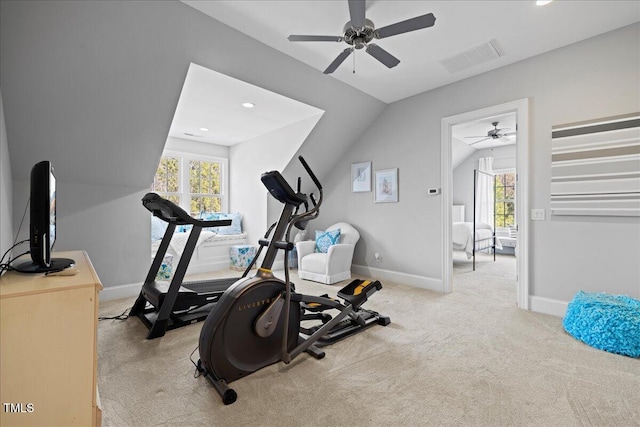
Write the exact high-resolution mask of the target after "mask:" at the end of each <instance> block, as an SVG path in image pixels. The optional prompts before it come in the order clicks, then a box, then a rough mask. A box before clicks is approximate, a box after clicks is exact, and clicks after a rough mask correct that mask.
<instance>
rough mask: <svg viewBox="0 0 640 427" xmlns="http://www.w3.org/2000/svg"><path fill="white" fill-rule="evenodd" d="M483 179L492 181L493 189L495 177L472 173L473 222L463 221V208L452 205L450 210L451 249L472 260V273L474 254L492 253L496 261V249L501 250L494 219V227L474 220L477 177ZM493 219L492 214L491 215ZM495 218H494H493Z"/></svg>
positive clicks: (480, 172) (474, 264)
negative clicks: (462, 253) (462, 252)
mask: <svg viewBox="0 0 640 427" xmlns="http://www.w3.org/2000/svg"><path fill="white" fill-rule="evenodd" d="M479 176H481V177H484V178H486V179H493V186H494V188H495V177H494V175H492V174H488V173H486V172H482V171H478V170H475V171H474V182H473V188H474V194H473V200H474V206H473V222H468V221H465V206H464V205H454V206H453V208H452V216H451V217H452V221H453V224H452V228H451V238H452V241H453V242H452V243H453V249H454V250H458V251H464V252H465V253H466V254H467V259H472V260H473V271H475V270H476V252H479V251H487V252H489V253H493V260H494V261H495V260H496V249H502V244H501V242H500V240H498V239H497V238H496V234H495V219H494V225H490V224H487V223H485V222H481V221H477V220H476V209H477V208H476V206H475V205H476V203H477V198H478V197H477V191H478V185H477V181H478V177H479ZM491 216H492V217H493V214H491ZM494 218H495V217H494Z"/></svg>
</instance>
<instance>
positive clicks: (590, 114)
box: [313, 24, 640, 301]
mask: <svg viewBox="0 0 640 427" xmlns="http://www.w3.org/2000/svg"><path fill="white" fill-rule="evenodd" d="M639 40H640V24H634V25H631V26H628V27H625V28H622V29H620V30H617V31H614V32H611V33H607V34H604V35H601V36H598V37H595V38H592V39H589V40H585V41H582V42H580V43H576V44H574V45H570V46H567V47H565V48H562V49H558V50H555V51H552V52H549V53H546V54H543V55H540V56H537V57H534V58H530V59H528V60H525V61H522V62H519V63H516V64H513V65H510V66H507V67H503V68H501V69H498V70H495V71H491V72H487V73H484V74H481V75H479V76H476V77H473V78H469V79H466V80H463V81H460V82H457V83H454V84H451V85H448V86H444V87H441V88H438V89H434V90H432V91H429V92H425V93H422V94H419V95H416V96H414V97H411V98H407V99H404V100H401V101H398V102H395V103H393V104H390V105H389V106H388V107H387V109H386V110H385V111H384V113H383V114H382V115H381V116H380V117H378V118H377V119H376V121H375V123H374V124H373V125H372V126H371V127H370V128H369V129H368V130H367V131H366V132H365V133H364V134H363V135H362V137H361V138H360V140H359V141H357V142H356V143H355V144H354V145H352V147H351V148H350V150H349V152H348V153H346V155H344V156H343V157H342V158H341V159H340V161H339V162H338V163H337V164H336V167H335V168H334V171H333V173H332V174H331V175H330V176H329V177H328V179H327V180H326V181H325V187H326V190H327V191H326V193H327V197H326V204H325V206H324V209H323V211H322V215H321V217H320V218H319V219H318V220H317V221H316V224H313V227H315V228H323V227H326V226H327V225H330V224H331V223H333V222H336V221H338V220H345V221H349V222H351V223H353V224H354V225H355V226H356V227H357V228H358V229H359V230H360V232H361V234H362V241H361V242H360V243H359V244H358V246H357V248H356V253H355V260H354V263H355V264H358V265H365V266H373V267H377V268H380V269H383V270H389V271H395V272H405V273H409V274H412V275H416V276H419V277H423V278H426V279H427V280H429V279H432V280H436V281H437V280H440V281H441V280H442V277H443V272H442V259H443V251H442V248H443V242H442V236H441V231H440V230H441V226H442V218H441V203H442V198H441V197H433V196H432V197H428V196H426V190H427V188H429V187H440V186H441V183H440V175H441V169H440V159H441V153H440V151H441V150H440V135H441V124H440V121H441V119H442V118H443V117H449V116H453V115H456V114H460V113H464V112H468V111H472V110H477V109H480V108H484V107H488V106H492V105H498V104H502V103H506V102H511V101H515V100H518V99H523V98H529V101H530V104H529V115H530V117H529V128H530V135H529V141H530V153H529V170H530V176H529V206H530V208H540V209H546V212H547V219H546V220H545V221H536V222H531V221H530V222H529V223H528V226H529V229H530V242H531V244H530V248H529V263H530V264H529V265H530V277H529V283H530V294H531V295H533V296H537V297H543V298H550V299H556V300H560V301H568V300H570V299H571V298H572V297H573V295H574V294H575V293H576V292H577V291H578V290H585V291H607V292H612V293H624V294H627V295H631V296H634V297H638V296H640V268H638V259H640V221H639V220H638V218H612V217H611V218H589V217H579V218H578V217H570V218H557V217H552V218H549V216H548V215H549V206H550V199H549V198H550V178H551V127H552V126H553V125H555V124H561V123H572V122H578V121H583V120H588V119H593V118H598V117H607V116H613V115H619V114H625V113H630V112H634V111H640V97H639V94H640V46H639ZM367 160H371V161H372V162H373V169H374V170H379V169H386V168H394V167H397V168H399V176H400V177H399V181H400V191H399V194H400V202H399V203H392V204H374V203H373V194H372V193H351V191H350V182H349V181H350V178H349V176H350V165H351V164H352V163H355V162H361V161H367ZM375 252H379V253H380V254H381V255H382V262H381V263H379V264H376V263H375V261H374V258H373V254H374V253H375Z"/></svg>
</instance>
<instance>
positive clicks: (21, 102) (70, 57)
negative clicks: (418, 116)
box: [0, 0, 385, 286]
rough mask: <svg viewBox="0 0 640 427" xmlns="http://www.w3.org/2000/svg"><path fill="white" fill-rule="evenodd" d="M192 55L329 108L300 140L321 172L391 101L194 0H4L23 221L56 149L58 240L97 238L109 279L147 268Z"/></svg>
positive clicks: (4, 59) (11, 132)
mask: <svg viewBox="0 0 640 427" xmlns="http://www.w3.org/2000/svg"><path fill="white" fill-rule="evenodd" d="M191 62H195V63H197V64H200V65H202V66H204V67H207V68H210V69H212V70H215V71H218V72H221V73H224V74H227V75H229V76H231V77H234V78H237V79H240V80H243V81H246V82H248V83H251V84H254V85H257V86H260V87H263V88H265V89H268V90H271V91H273V92H276V93H280V94H282V95H285V96H288V97H290V98H292V99H296V100H299V101H301V102H304V103H307V104H309V105H313V106H315V107H317V108H320V109H322V110H324V111H326V113H325V115H324V116H323V117H322V119H321V121H320V123H319V124H318V126H316V128H315V129H314V131H313V132H312V133H311V135H310V136H309V138H308V139H307V141H306V142H305V144H304V145H303V147H302V148H301V150H300V151H301V152H302V153H304V154H306V155H307V156H308V157H310V158H311V157H314V158H317V159H318V161H317V162H316V164H317V165H318V172H319V174H320V175H321V176H323V175H324V174H327V173H328V171H329V170H330V169H331V166H332V164H333V163H334V161H335V159H337V158H339V157H340V155H341V154H342V153H343V152H344V151H345V150H346V149H347V147H348V146H349V144H350V143H351V142H352V141H353V140H355V139H356V138H357V137H358V136H359V135H360V134H361V133H362V132H363V130H364V129H366V128H367V127H368V126H369V124H370V123H371V122H372V121H373V119H374V118H375V117H376V116H378V115H379V114H380V112H381V111H382V110H383V109H384V108H385V104H384V103H382V102H380V101H378V100H376V99H375V98H373V97H371V96H368V95H365V94H363V93H362V92H360V91H358V90H356V89H354V88H352V87H350V86H347V85H345V84H343V83H341V82H338V81H337V80H335V79H332V78H330V77H327V76H325V75H323V74H322V73H321V72H320V71H318V70H315V69H312V68H311V67H308V66H306V65H304V64H302V63H301V62H299V61H296V60H294V59H292V58H291V57H289V56H286V55H284V54H282V53H281V52H279V51H276V50H274V49H271V48H269V47H267V46H266V45H264V44H262V43H260V42H259V41H257V40H254V39H251V38H249V37H248V36H246V35H244V34H242V33H240V32H238V31H235V30H233V29H231V28H229V27H228V26H226V25H224V24H222V23H220V22H218V21H216V20H214V19H212V18H210V17H208V16H206V15H204V14H202V13H200V12H198V11H196V10H195V9H193V8H191V7H189V6H187V5H185V4H183V3H181V2H177V1H145V2H106V1H87V2H61V1H27V2H25V1H4V0H3V1H2V2H1V3H0V88H1V89H2V95H3V99H4V111H5V119H6V129H7V136H8V141H9V143H8V146H9V153H10V155H11V167H12V171H13V179H14V186H13V190H14V192H13V213H14V221H13V224H14V227H16V228H17V225H16V216H17V214H16V212H17V210H19V207H20V206H23V205H22V203H23V200H24V198H25V194H26V193H24V192H25V188H26V187H27V185H26V184H27V183H26V181H27V180H28V174H29V170H30V168H31V166H32V165H33V164H35V163H36V162H38V161H39V160H42V159H49V160H51V161H52V162H53V165H54V167H55V169H56V172H57V178H58V187H59V188H58V191H59V216H58V220H59V224H60V230H59V233H58V241H57V243H56V248H55V249H56V250H75V249H84V250H86V251H87V252H88V253H89V256H90V257H91V260H92V262H93V264H94V265H95V267H96V270H97V272H98V275H99V276H100V278H101V280H102V282H103V284H104V285H105V286H112V285H120V284H128V283H136V282H141V281H142V280H143V279H144V276H145V273H146V270H147V269H148V266H149V264H150V259H149V257H150V248H149V244H148V243H149V238H150V223H149V221H150V220H149V216H148V215H147V214H146V211H145V210H144V209H143V208H142V207H141V204H140V197H141V195H142V194H144V192H145V191H146V189H147V188H148V187H149V186H150V185H151V182H152V179H153V174H154V172H155V169H156V167H157V164H158V161H159V159H160V156H161V153H162V150H163V147H164V145H165V141H166V139H167V135H168V131H169V127H170V124H171V120H172V117H173V113H174V110H175V107H176V105H177V101H178V98H179V96H180V91H181V89H182V86H183V83H184V78H185V76H186V73H187V70H188V68H189V64H190V63H191ZM352 105H358V116H359V119H360V120H353V119H352V116H351V114H349V113H350V111H351V106H352ZM235 190H236V189H234V191H235ZM263 191H264V190H263ZM3 197H8V196H7V195H6V193H4V192H3ZM247 197H251V195H247ZM256 197H259V195H256ZM23 229H24V227H23ZM23 235H24V233H23Z"/></svg>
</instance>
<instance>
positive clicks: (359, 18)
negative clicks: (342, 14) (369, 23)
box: [349, 0, 366, 28]
mask: <svg viewBox="0 0 640 427" xmlns="http://www.w3.org/2000/svg"><path fill="white" fill-rule="evenodd" d="M365 9H366V4H365V0H349V15H350V16H351V26H352V27H356V28H363V27H364V23H365V21H364V13H365Z"/></svg>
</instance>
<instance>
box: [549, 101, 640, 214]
mask: <svg viewBox="0 0 640 427" xmlns="http://www.w3.org/2000/svg"><path fill="white" fill-rule="evenodd" d="M551 138H552V144H551V213H552V214H553V215H592V216H640V113H634V114H629V115H626V116H619V117H610V118H606V119H599V120H594V121H590V122H583V123H574V124H569V125H559V126H554V127H553V130H552V134H551Z"/></svg>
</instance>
